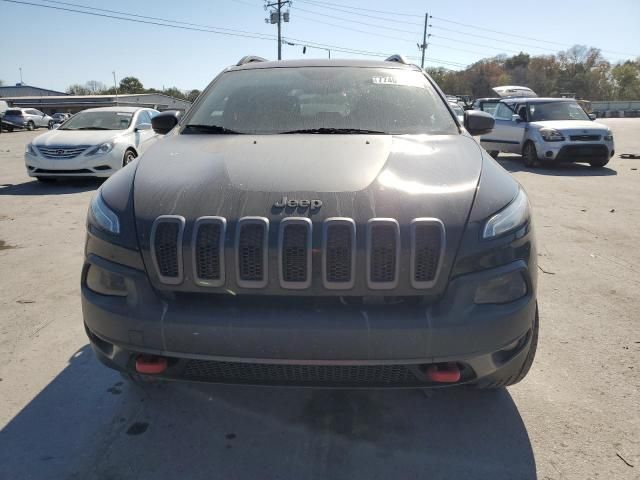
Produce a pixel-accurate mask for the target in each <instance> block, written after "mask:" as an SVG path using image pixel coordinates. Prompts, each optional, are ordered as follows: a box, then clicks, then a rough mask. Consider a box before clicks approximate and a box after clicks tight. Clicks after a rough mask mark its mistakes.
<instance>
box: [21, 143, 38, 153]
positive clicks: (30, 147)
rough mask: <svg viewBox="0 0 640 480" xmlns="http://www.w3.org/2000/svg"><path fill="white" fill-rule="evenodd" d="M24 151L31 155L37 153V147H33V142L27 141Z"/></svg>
mask: <svg viewBox="0 0 640 480" xmlns="http://www.w3.org/2000/svg"><path fill="white" fill-rule="evenodd" d="M24 152H25V153H28V154H29V155H37V153H36V149H35V148H34V147H33V144H32V143H27V146H26V147H25V148H24Z"/></svg>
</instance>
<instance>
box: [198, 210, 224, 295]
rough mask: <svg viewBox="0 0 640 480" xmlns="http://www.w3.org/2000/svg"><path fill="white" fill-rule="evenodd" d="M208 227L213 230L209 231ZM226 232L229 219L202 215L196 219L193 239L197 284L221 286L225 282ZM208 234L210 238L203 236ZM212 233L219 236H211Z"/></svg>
mask: <svg viewBox="0 0 640 480" xmlns="http://www.w3.org/2000/svg"><path fill="white" fill-rule="evenodd" d="M208 229H212V230H213V231H212V232H207V230H208ZM216 230H217V231H216ZM226 233H227V220H226V219H225V218H223V217H200V218H198V219H197V220H196V222H195V224H194V226H193V239H192V252H193V255H192V257H193V281H194V282H195V283H196V284H198V285H202V286H205V287H221V286H223V285H224V284H225V263H224V247H225V238H226ZM207 234H208V237H209V238H208V239H205V238H203V237H204V236H205V235H207ZM211 234H213V235H214V236H216V237H217V238H210V236H211ZM216 234H217V235H216ZM207 243H208V245H207ZM212 250H215V252H214V251H212ZM205 257H206V258H205ZM207 264H208V265H207ZM212 264H213V265H212ZM216 271H217V275H216ZM216 277H217V278H216Z"/></svg>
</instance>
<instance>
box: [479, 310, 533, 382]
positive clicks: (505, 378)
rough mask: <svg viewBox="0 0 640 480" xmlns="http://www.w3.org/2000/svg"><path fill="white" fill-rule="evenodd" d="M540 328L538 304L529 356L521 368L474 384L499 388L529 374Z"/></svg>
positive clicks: (520, 379)
mask: <svg viewBox="0 0 640 480" xmlns="http://www.w3.org/2000/svg"><path fill="white" fill-rule="evenodd" d="M539 329H540V318H539V316H538V305H537V304H536V316H535V318H534V321H533V326H532V327H531V341H530V343H529V350H528V351H527V356H526V357H525V359H524V362H522V365H521V366H520V369H519V370H517V371H516V372H515V373H514V372H513V371H507V372H504V373H502V374H501V375H499V374H494V375H492V376H491V377H489V378H486V379H483V380H482V381H481V382H478V383H477V384H475V385H474V386H475V387H476V388H479V389H482V390H495V389H498V388H503V387H508V386H510V385H515V384H516V383H518V382H520V381H522V380H523V379H524V377H526V376H527V373H529V370H530V369H531V365H533V360H534V359H535V358H536V351H537V349H538V330H539Z"/></svg>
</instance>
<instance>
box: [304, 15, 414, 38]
mask: <svg viewBox="0 0 640 480" xmlns="http://www.w3.org/2000/svg"><path fill="white" fill-rule="evenodd" d="M296 18H301V19H303V20H307V21H308V22H314V23H320V24H322V25H328V26H330V27H335V28H341V29H343V30H349V31H351V32H358V33H364V34H366V35H373V36H375V37H382V38H388V39H390V40H399V41H401V42H409V43H413V42H414V40H413V39H410V38H402V37H394V36H392V35H385V34H383V33H378V32H371V31H368V30H360V29H357V28H353V27H347V26H345V25H336V24H335V23H330V22H323V21H322V20H316V19H315V18H311V17H307V16H305V15H300V14H297V15H296Z"/></svg>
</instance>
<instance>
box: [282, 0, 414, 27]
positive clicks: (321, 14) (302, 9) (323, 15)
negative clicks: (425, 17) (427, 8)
mask: <svg viewBox="0 0 640 480" xmlns="http://www.w3.org/2000/svg"><path fill="white" fill-rule="evenodd" d="M298 1H299V0H298ZM294 8H295V9H296V10H299V11H301V12H306V13H311V14H313V15H320V16H321V17H327V18H332V19H334V20H340V21H342V22H350V23H358V24H360V25H366V26H368V27H375V28H382V29H384V30H392V31H394V32H402V33H412V32H407V29H406V28H404V29H403V28H394V27H387V26H385V25H380V24H376V23H367V22H361V21H359V20H351V19H349V18H342V17H338V16H336V15H329V14H327V13H321V12H314V11H313V10H307V9H305V8H300V7H297V6H296V7H294ZM420 26H422V25H420ZM417 34H418V33H417V32H416V35H417Z"/></svg>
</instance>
